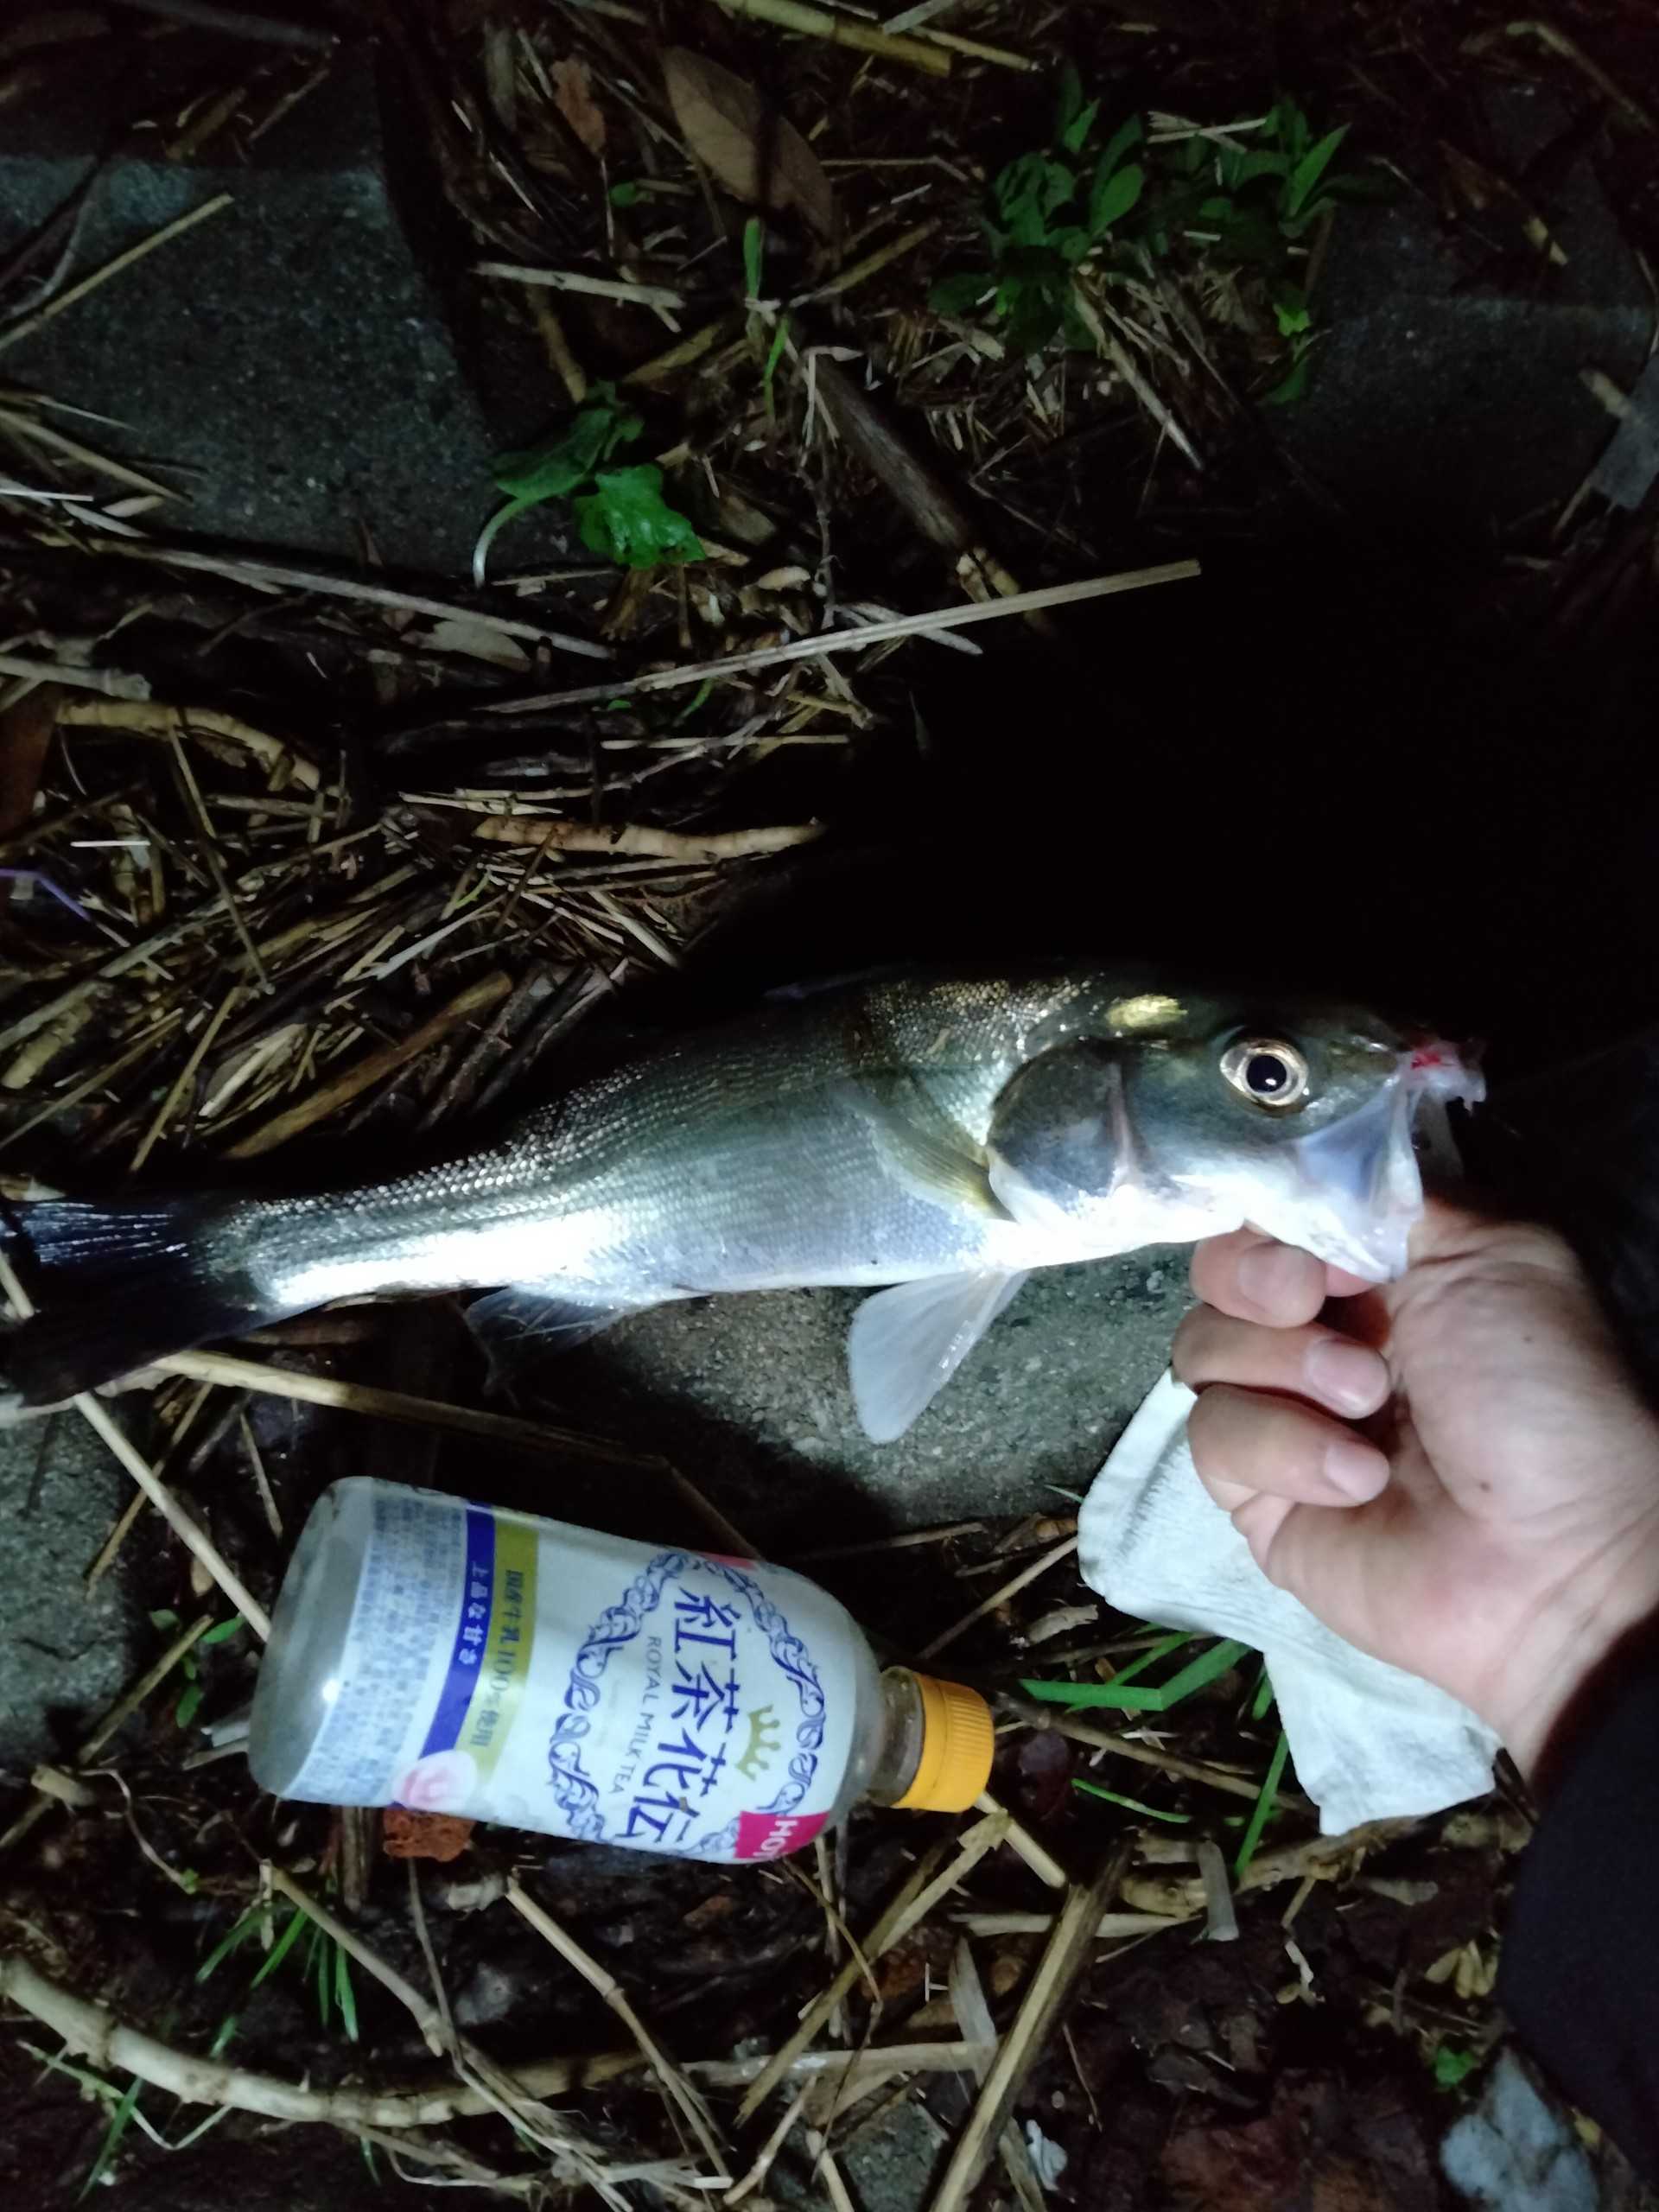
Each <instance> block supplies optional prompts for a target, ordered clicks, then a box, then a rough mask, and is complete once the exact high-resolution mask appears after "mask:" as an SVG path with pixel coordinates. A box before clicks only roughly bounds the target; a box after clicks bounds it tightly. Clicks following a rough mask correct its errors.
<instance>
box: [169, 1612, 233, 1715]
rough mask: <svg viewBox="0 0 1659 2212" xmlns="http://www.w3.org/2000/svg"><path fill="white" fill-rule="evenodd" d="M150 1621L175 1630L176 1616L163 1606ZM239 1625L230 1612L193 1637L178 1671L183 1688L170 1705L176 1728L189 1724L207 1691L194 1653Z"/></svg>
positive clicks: (177, 1623)
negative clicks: (230, 1616) (201, 1633)
mask: <svg viewBox="0 0 1659 2212" xmlns="http://www.w3.org/2000/svg"><path fill="white" fill-rule="evenodd" d="M149 1624H150V1626H151V1627H152V1628H155V1629H160V1630H162V1633H163V1634H164V1635H168V1636H170V1635H172V1634H174V1633H175V1631H176V1630H177V1629H178V1625H179V1617H178V1615H177V1614H176V1613H175V1612H174V1611H172V1610H171V1608H170V1607H168V1606H165V1605H163V1606H162V1607H160V1608H159V1609H158V1610H157V1611H155V1612H153V1613H151V1615H150V1617H149ZM241 1625H242V1621H241V1618H240V1616H239V1615H232V1618H230V1619H229V1620H227V1621H218V1622H215V1624H213V1627H212V1628H210V1629H209V1630H207V1633H206V1634H205V1635H202V1636H199V1637H197V1638H196V1640H195V1642H194V1644H192V1646H191V1647H190V1649H189V1650H188V1651H187V1652H186V1653H185V1655H184V1656H183V1658H182V1659H181V1660H180V1662H179V1672H180V1673H181V1675H183V1676H184V1688H183V1691H182V1693H181V1695H180V1698H179V1701H178V1703H177V1705H175V1707H174V1708H173V1719H174V1721H175V1724H176V1725H177V1726H179V1727H181V1728H188V1726H190V1723H191V1722H192V1721H193V1720H194V1719H195V1717H196V1715H197V1713H199V1712H200V1710H201V1700H202V1699H203V1698H204V1697H205V1696H206V1695H207V1683H206V1682H205V1681H203V1680H202V1673H201V1662H200V1659H199V1658H198V1656H197V1654H198V1653H199V1652H201V1651H205V1650H206V1649H207V1646H208V1645H209V1644H210V1643H224V1642H225V1641H226V1638H227V1637H232V1636H234V1635H235V1634H236V1632H237V1630H238V1629H239V1628H240V1627H241Z"/></svg>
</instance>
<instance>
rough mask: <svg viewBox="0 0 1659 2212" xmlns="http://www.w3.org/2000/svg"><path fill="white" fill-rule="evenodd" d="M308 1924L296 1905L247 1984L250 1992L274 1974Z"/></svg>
mask: <svg viewBox="0 0 1659 2212" xmlns="http://www.w3.org/2000/svg"><path fill="white" fill-rule="evenodd" d="M307 1925H308V1922H307V1920H306V1916H305V1915H304V1913H302V1911H301V1910H300V1908H299V1907H298V1905H296V1906H295V1907H294V1909H293V1910H292V1911H291V1912H290V1913H289V1916H288V1925H287V1926H286V1927H285V1928H284V1929H283V1932H282V1934H281V1935H280V1936H278V1937H277V1941H276V1942H274V1943H273V1944H272V1945H271V1947H270V1949H269V1950H268V1951H267V1952H266V1953H265V1955H264V1960H263V1961H262V1962H261V1964H260V1967H259V1971H258V1972H257V1974H255V1975H254V1977H253V1980H251V1982H250V1983H249V1984H248V1988H249V1990H250V1991H253V1990H256V1989H257V1988H258V1986H259V1985H260V1983H261V1982H262V1981H269V1980H270V1977H271V1975H272V1974H275V1973H276V1971H277V1967H279V1966H281V1964H282V1963H283V1960H284V1959H285V1958H286V1957H287V1956H288V1955H289V1952H290V1951H291V1950H292V1949H293V1948H294V1946H295V1944H296V1943H297V1942H298V1941H299V1939H300V1936H301V1934H302V1930H303V1929H305V1928H306V1927H307Z"/></svg>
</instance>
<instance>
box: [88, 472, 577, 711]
mask: <svg viewBox="0 0 1659 2212" xmlns="http://www.w3.org/2000/svg"><path fill="white" fill-rule="evenodd" d="M146 488H147V489H148V488H151V487H149V486H146ZM81 542H82V543H84V545H85V547H86V550H87V551H88V552H91V553H114V554H119V555H122V556H124V558H126V559H127V560H129V561H151V562H156V563H159V564H160V565H161V566H162V567H163V568H168V569H194V570H197V571H198V572H200V574H201V575H207V576H228V577H229V578H230V579H231V581H232V582H233V583H245V584H247V585H248V586H250V587H251V588H252V589H254V590H256V591H257V590H266V591H307V592H315V593H317V594H318V595H319V596H320V597H321V598H324V599H349V600H355V601H358V602H359V604H360V605H362V606H365V607H391V609H392V610H393V612H394V613H408V614H430V615H433V616H434V617H435V618H436V620H439V621H441V622H442V621H459V622H475V623H477V624H478V625H479V626H480V628H482V629H486V630H498V631H499V632H500V633H501V634H502V636H503V637H507V638H524V639H529V640H530V641H531V643H532V644H534V643H536V642H537V641H539V640H545V642H546V643H547V644H548V645H556V646H557V647H558V649H559V651H560V652H567V653H581V654H582V655H584V656H585V657H586V658H588V659H589V660H609V659H610V658H612V654H611V649H610V647H609V646H608V645H595V644H594V641H593V639H591V638H575V637H570V636H568V635H567V634H566V633H565V632H563V631H562V630H550V629H549V628H548V626H547V625H546V624H545V623H544V622H525V621H523V620H519V618H518V617H517V616H516V615H510V614H493V613H490V612H489V611H488V609H487V608H485V607H457V606H456V605H455V604H454V601H450V600H444V599H428V598H425V597H424V596H423V594H420V593H418V592H410V591H394V590H393V589H392V588H391V586H390V585H386V584H365V583H362V582H359V581H358V579H357V578H355V577H347V576H331V575H329V574H328V573H327V570H326V569H296V568H294V567H293V566H291V565H290V563H288V562H286V561H262V560H257V559H251V560H246V561H235V560H231V559H228V558H227V557H226V556H223V555H216V554H212V553H197V552H194V551H193V550H191V549H190V548H189V547H188V546H183V545H155V544H146V545H134V544H132V543H130V542H129V541H128V540H127V539H126V538H124V537H89V538H86V539H85V540H83V541H81ZM612 688H614V687H612ZM606 696H607V697H608V696H610V694H609V691H607V694H606Z"/></svg>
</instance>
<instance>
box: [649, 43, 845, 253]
mask: <svg viewBox="0 0 1659 2212" xmlns="http://www.w3.org/2000/svg"><path fill="white" fill-rule="evenodd" d="M663 78H664V82H665V84H666V85H667V86H668V97H669V101H670V104H671V105H672V107H673V110H674V119H675V121H676V122H677V124H679V126H680V130H681V134H682V136H683V137H684V140H685V143H686V144H687V145H688V146H689V147H690V149H691V151H692V153H693V154H694V155H695V156H696V158H697V160H698V161H700V162H702V165H703V167H704V168H706V169H708V170H709V171H710V172H711V173H712V174H713V175H714V176H715V179H716V180H717V181H719V182H720V183H721V184H722V185H724V186H725V188H726V189H727V191H728V192H729V193H730V194H731V195H732V197H733V198H734V200H743V201H745V202H746V203H747V205H748V206H749V207H772V208H787V207H793V208H796V209H798V211H799V213H801V214H803V215H804V217H805V218H806V219H807V221H808V222H809V223H810V225H811V226H812V228H813V229H814V230H815V231H817V233H818V235H819V236H820V237H821V238H833V237H834V236H835V233H836V227H837V226H838V223H839V220H840V218H839V215H838V213H837V212H836V197H835V194H834V193H833V192H832V191H831V190H830V188H829V178H828V177H827V176H826V175H824V173H823V167H822V165H821V164H820V162H819V161H818V157H817V155H816V154H815V153H814V152H813V151H812V149H811V148H810V146H809V145H808V144H807V143H806V141H805V139H804V138H803V137H802V136H801V134H800V132H799V131H798V130H797V129H796V128H795V126H794V124H792V123H790V122H788V121H786V120H785V118H784V117H783V116H781V115H779V113H778V112H777V111H776V110H775V109H773V108H772V106H771V105H769V104H768V103H767V102H766V100H765V99H763V98H762V97H761V95H760V92H757V91H756V90H755V88H754V86H753V85H751V84H749V83H747V81H746V80H745V79H743V78H741V77H736V76H734V75H733V73H732V72H731V71H730V70H729V69H722V68H721V66H720V64H719V63H718V62H717V61H709V60H705V59H704V57H703V56H702V54H693V53H692V52H691V51H690V48H687V47H683V46H671V47H670V48H668V50H667V52H666V53H665V54H664V56H663Z"/></svg>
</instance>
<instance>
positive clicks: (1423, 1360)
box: [1173, 1200, 1659, 1773]
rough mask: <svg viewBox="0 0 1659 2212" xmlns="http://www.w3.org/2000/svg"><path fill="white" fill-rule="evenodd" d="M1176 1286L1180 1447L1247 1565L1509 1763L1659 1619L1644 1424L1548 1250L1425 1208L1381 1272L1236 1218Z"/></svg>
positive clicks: (1533, 1761)
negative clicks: (1456, 1703) (1489, 1740)
mask: <svg viewBox="0 0 1659 2212" xmlns="http://www.w3.org/2000/svg"><path fill="white" fill-rule="evenodd" d="M1192 1282H1193V1287H1194V1288H1195V1289H1196V1290H1197V1292H1198V1295H1199V1297H1200V1298H1201V1299H1203V1300H1205V1303H1204V1304H1203V1305H1201V1306H1196V1307H1195V1308H1194V1309H1193V1310H1192V1313H1189V1314H1188V1315H1187V1317H1186V1319H1185V1320H1184V1321H1183V1323H1182V1324H1181V1327H1180V1329H1179V1332H1178V1334H1177V1336H1176V1339H1175V1348H1174V1352H1173V1365H1174V1369H1175V1372H1176V1374H1177V1375H1178V1376H1179V1377H1180V1379H1181V1380H1182V1381H1183V1382H1184V1383H1188V1384H1189V1385H1190V1386H1191V1387H1192V1389H1195V1390H1196V1391H1198V1393H1199V1396H1198V1404H1197V1405H1196V1406H1195V1407H1194V1408H1193V1409H1192V1420H1191V1422H1190V1425H1189V1429H1188V1437H1189V1440H1190V1443H1191V1446H1192V1458H1193V1462H1194V1464H1195V1465H1196V1466H1197V1468H1198V1473H1199V1475H1200V1477H1201V1478H1202V1479H1203V1481H1204V1484H1205V1488H1206V1489H1207V1490H1208V1491H1210V1494H1211V1497H1214V1498H1215V1499H1216V1501H1217V1503H1218V1504H1220V1505H1222V1506H1224V1508H1225V1509H1226V1510H1227V1511H1228V1512H1229V1513H1230V1514H1231V1516H1232V1518H1233V1521H1234V1522H1235V1524H1236V1527H1237V1528H1238V1529H1240V1531H1241V1532H1242V1533H1243V1535H1244V1536H1245V1537H1246V1539H1247V1540H1248V1541H1249V1547H1250V1549H1251V1551H1252V1553H1253V1554H1255V1559H1256V1560H1257V1563H1258V1564H1259V1565H1260V1566H1261V1567H1262V1568H1263V1569H1264V1571H1265V1572H1266V1573H1267V1574H1268V1576H1269V1578H1270V1579H1271V1580H1273V1581H1274V1582H1275V1583H1277V1584H1279V1585H1280V1586H1281V1588H1284V1589H1287V1590H1289V1591H1291V1592H1293V1593H1294V1595H1295V1596H1296V1597H1298V1598H1300V1599H1301V1601H1302V1602H1303V1604H1304V1605H1306V1606H1307V1607H1308V1609H1309V1611H1312V1612H1313V1613H1316V1614H1317V1615H1318V1616H1319V1618H1320V1619H1321V1620H1323V1621H1325V1622H1326V1623H1327V1624H1329V1626H1331V1627H1332V1628H1333V1629H1334V1630H1336V1631H1337V1633H1338V1635H1339V1636H1342V1637H1346V1638H1347V1640H1348V1641H1349V1642H1350V1643H1355V1644H1357V1645H1358V1646H1359V1647H1360V1649H1362V1650H1364V1651H1369V1652H1370V1653H1372V1654H1373V1656H1376V1658H1379V1659H1385V1660H1388V1661H1389V1662H1392V1663H1393V1664H1394V1665H1395V1666H1397V1667H1402V1668H1404V1669H1407V1670H1408V1672H1410V1673H1412V1674H1414V1675H1421V1676H1423V1677H1424V1678H1425V1679H1426V1680H1427V1681H1432V1682H1437V1683H1439V1684H1440V1687H1441V1688H1443V1689H1446V1690H1450V1691H1451V1692H1452V1694H1453V1695H1454V1696H1456V1697H1459V1698H1461V1699H1462V1700H1463V1701H1464V1703H1465V1704H1466V1705H1468V1706H1470V1707H1472V1708H1473V1710H1474V1711H1475V1712H1477V1713H1479V1714H1480V1715H1481V1717H1482V1718H1483V1719H1485V1720H1486V1721H1488V1722H1489V1723H1490V1724H1491V1726H1492V1727H1493V1728H1495V1729H1496V1730H1497V1732H1498V1734H1499V1735H1500V1736H1501V1737H1502V1738H1503V1741H1504V1743H1505V1744H1506V1745H1508V1746H1509V1748H1510V1751H1511V1753H1512V1754H1513V1755H1514V1757H1515V1758H1516V1762H1517V1763H1518V1764H1520V1766H1521V1767H1522V1769H1523V1770H1525V1771H1527V1772H1529V1773H1530V1772H1532V1771H1533V1770H1535V1768H1536V1766H1537V1765H1538V1763H1539V1761H1540V1759H1541V1758H1542V1756H1543V1755H1544V1753H1545V1751H1546V1749H1547V1747H1549V1746H1550V1745H1551V1738H1552V1736H1553V1734H1554V1731H1555V1729H1556V1727H1557V1724H1558V1723H1559V1722H1560V1721H1561V1719H1562V1718H1563V1716H1564V1714H1565V1713H1566V1712H1567V1707H1568V1706H1569V1704H1570V1703H1571V1701H1572V1700H1573V1697H1574V1694H1575V1693H1576V1692H1577V1691H1578V1690H1579V1689H1580V1688H1582V1687H1583V1686H1584V1685H1585V1683H1586V1681H1587V1680H1588V1678H1589V1677H1590V1676H1591V1675H1592V1674H1593V1673H1594V1671H1595V1670H1596V1669H1598V1668H1599V1666H1600V1664H1601V1663H1602V1662H1603V1661H1604V1660H1605V1659H1606V1658H1608V1656H1610V1655H1611V1652H1612V1650H1613V1649H1614V1647H1615V1645H1616V1644H1617V1643H1618V1642H1619V1641H1620V1639H1621V1638H1622V1637H1624V1635H1625V1634H1626V1633H1627V1632H1628V1631H1629V1630H1631V1629H1633V1628H1635V1627H1636V1626H1637V1624H1640V1623H1642V1622H1644V1621H1646V1620H1647V1619H1649V1617H1651V1616H1653V1615H1654V1614H1655V1613H1656V1611H1659V1421H1656V1418H1655V1416H1654V1415H1653V1414H1652V1413H1650V1412H1649V1408H1648V1407H1647V1406H1646V1404H1645V1403H1644V1402H1643V1399H1642V1397H1641V1396H1640V1395H1639V1394H1638V1392H1637V1389H1636V1386H1635V1384H1634V1383H1633V1382H1632V1380H1631V1378H1630V1375H1629V1373H1628V1372H1627V1370H1626V1369H1625V1367H1624V1363H1623V1361H1622V1360H1621V1358H1620V1357H1619V1354H1618V1350H1617V1348H1616V1346H1615V1344H1614V1343H1613V1341H1612V1338H1611V1334H1610V1332H1609V1331H1608V1329H1607V1326H1606V1324H1605V1321H1604V1320H1603V1319H1602V1317H1601V1313H1600V1312H1599V1308H1598V1306H1597V1305H1596V1302H1595V1300H1594V1298H1593V1296H1592V1294H1591V1291H1590V1288H1589V1286H1588V1284H1587V1283H1586V1281H1585V1278H1584V1275H1583V1273H1582V1271H1581V1269H1580V1267H1579V1264H1578V1262H1577V1260H1576V1259H1575V1258H1574V1257H1573V1253H1572V1251H1571V1249H1569V1248H1568V1246H1567V1244H1566V1243H1564V1242H1563V1241H1562V1240H1561V1239H1560V1237H1558V1236H1554V1234H1552V1233H1551V1232H1550V1231H1548V1230H1543V1229H1538V1228H1534V1227H1530V1226H1529V1225H1527V1224H1520V1223H1503V1222H1494V1221H1485V1220H1483V1219H1481V1218H1480V1217H1478V1216H1477V1215H1475V1214H1472V1213H1467V1212H1465V1211H1462V1210H1461V1209H1460V1208H1457V1207H1453V1206H1450V1205H1445V1204H1443V1203H1441V1202H1440V1201H1438V1200H1431V1201H1430V1203H1429V1206H1428V1210H1427V1213H1426V1215H1425V1217H1424V1219H1423V1221H1422V1223H1421V1224H1420V1226H1419V1228H1418V1229H1417V1230H1415V1231H1414V1235H1413V1239H1412V1251H1411V1264H1410V1266H1409V1268H1408V1270H1407V1272H1406V1273H1405V1274H1404V1275H1402V1277H1401V1278H1400V1280H1399V1281H1396V1282H1391V1283H1387V1284H1383V1285H1382V1286H1376V1285H1367V1284H1363V1283H1360V1282H1359V1281H1357V1278H1355V1277H1354V1276H1351V1275H1344V1274H1342V1273H1341V1272H1340V1270H1338V1269H1336V1268H1327V1267H1325V1265H1323V1264H1322V1263H1321V1262H1319V1261H1317V1260H1315V1259H1313V1258H1312V1257H1311V1256H1310V1255H1308V1254H1307V1253H1306V1252H1299V1251H1294V1250H1293V1249H1290V1248H1289V1247H1288V1246H1287V1245H1281V1244H1275V1243H1272V1242H1271V1241H1270V1240H1268V1238H1266V1237H1263V1236H1259V1235H1257V1234H1256V1233H1255V1231H1253V1230H1237V1231H1236V1232H1235V1233H1234V1234H1233V1235H1231V1236H1218V1237H1214V1238H1211V1240H1210V1241H1209V1242H1208V1243H1203V1244H1200V1245H1199V1246H1198V1249H1197V1251H1196V1252H1195V1254H1194V1255H1193V1262H1192ZM1327 1300H1338V1301H1339V1303H1338V1304H1336V1305H1334V1306H1327ZM1322 1315H1323V1318H1321V1316H1322Z"/></svg>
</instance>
